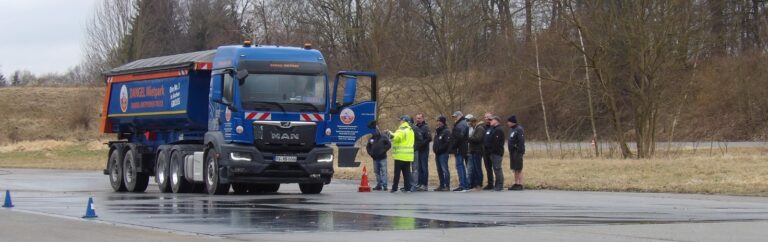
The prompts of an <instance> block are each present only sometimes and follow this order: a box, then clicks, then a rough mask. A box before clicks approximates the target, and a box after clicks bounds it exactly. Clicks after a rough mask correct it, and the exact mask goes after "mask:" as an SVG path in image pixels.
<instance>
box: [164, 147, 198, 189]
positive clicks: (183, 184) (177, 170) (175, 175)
mask: <svg viewBox="0 0 768 242" xmlns="http://www.w3.org/2000/svg"><path fill="white" fill-rule="evenodd" d="M172 152H173V153H171V159H170V160H169V161H170V163H171V164H170V165H171V168H170V171H171V173H170V174H168V175H169V177H170V182H171V191H173V193H188V192H191V191H192V188H193V187H192V184H191V183H189V182H188V181H187V178H184V170H182V169H181V167H182V163H183V162H182V158H183V157H182V155H181V152H180V151H178V150H173V151H172Z"/></svg>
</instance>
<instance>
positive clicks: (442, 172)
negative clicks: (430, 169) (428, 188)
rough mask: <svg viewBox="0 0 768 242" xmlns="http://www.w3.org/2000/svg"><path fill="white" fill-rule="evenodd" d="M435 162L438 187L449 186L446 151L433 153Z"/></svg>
mask: <svg viewBox="0 0 768 242" xmlns="http://www.w3.org/2000/svg"><path fill="white" fill-rule="evenodd" d="M435 161H436V163H437V178H438V179H439V180H440V187H445V188H448V187H451V170H449V169H448V153H445V154H439V155H438V154H435Z"/></svg>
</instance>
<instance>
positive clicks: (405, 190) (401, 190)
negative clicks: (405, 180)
mask: <svg viewBox="0 0 768 242" xmlns="http://www.w3.org/2000/svg"><path fill="white" fill-rule="evenodd" d="M400 192H402V193H407V192H413V191H412V190H408V189H405V188H400Z"/></svg>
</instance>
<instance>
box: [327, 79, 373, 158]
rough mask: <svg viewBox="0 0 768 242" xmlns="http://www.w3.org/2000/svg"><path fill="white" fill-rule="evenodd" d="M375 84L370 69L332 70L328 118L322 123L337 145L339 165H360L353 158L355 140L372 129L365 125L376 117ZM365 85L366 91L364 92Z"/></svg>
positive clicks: (369, 132) (355, 149)
mask: <svg viewBox="0 0 768 242" xmlns="http://www.w3.org/2000/svg"><path fill="white" fill-rule="evenodd" d="M366 80H367V81H366ZM376 87H377V86H376V74H374V73H372V72H347V71H341V72H338V73H336V78H335V81H334V87H333V95H332V96H331V105H330V115H331V118H330V119H329V120H328V121H327V123H326V127H327V128H329V129H330V130H331V134H330V137H331V142H333V143H335V144H336V146H337V147H338V151H339V153H338V155H339V163H338V166H339V167H358V166H360V163H359V162H356V161H355V157H356V156H357V152H358V150H359V147H355V142H356V141H357V140H359V139H360V138H361V137H363V136H365V135H367V134H371V133H373V132H374V129H372V128H369V127H368V126H369V124H370V123H371V122H372V121H374V120H376ZM339 89H342V91H341V92H340V90H339ZM366 89H368V90H369V91H370V92H369V93H368V92H366Z"/></svg>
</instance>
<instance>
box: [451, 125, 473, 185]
mask: <svg viewBox="0 0 768 242" xmlns="http://www.w3.org/2000/svg"><path fill="white" fill-rule="evenodd" d="M451 117H453V120H454V121H455V123H454V124H453V130H452V131H451V148H450V150H451V153H453V154H454V158H455V159H456V173H457V174H456V175H458V177H459V187H457V188H456V189H454V190H453V191H454V192H465V191H468V190H469V189H470V187H469V181H467V170H466V168H464V167H465V166H464V161H465V160H467V152H468V151H469V143H468V141H467V140H468V138H469V125H468V124H467V120H466V119H465V118H464V114H463V113H462V112H461V111H456V112H454V113H453V115H451Z"/></svg>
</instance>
